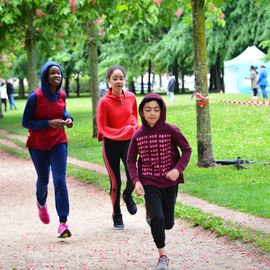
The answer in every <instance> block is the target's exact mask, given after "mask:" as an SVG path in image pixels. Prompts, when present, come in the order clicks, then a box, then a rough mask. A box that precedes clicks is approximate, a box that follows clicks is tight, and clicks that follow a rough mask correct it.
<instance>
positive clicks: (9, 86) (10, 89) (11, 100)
mask: <svg viewBox="0 0 270 270" xmlns="http://www.w3.org/2000/svg"><path fill="white" fill-rule="evenodd" d="M7 95H8V101H9V106H10V110H12V107H13V108H14V109H15V110H16V109H17V107H16V104H15V101H14V87H13V84H12V83H11V81H10V80H7Z"/></svg>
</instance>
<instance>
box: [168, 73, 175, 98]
mask: <svg viewBox="0 0 270 270" xmlns="http://www.w3.org/2000/svg"><path fill="white" fill-rule="evenodd" d="M169 76H170V77H169V83H168V94H169V97H170V102H171V103H174V102H175V98H174V91H175V89H176V79H175V77H174V76H173V74H172V73H169Z"/></svg>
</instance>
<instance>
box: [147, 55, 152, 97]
mask: <svg viewBox="0 0 270 270" xmlns="http://www.w3.org/2000/svg"><path fill="white" fill-rule="evenodd" d="M151 73H152V62H151V60H149V61H148V89H147V92H148V93H151Z"/></svg>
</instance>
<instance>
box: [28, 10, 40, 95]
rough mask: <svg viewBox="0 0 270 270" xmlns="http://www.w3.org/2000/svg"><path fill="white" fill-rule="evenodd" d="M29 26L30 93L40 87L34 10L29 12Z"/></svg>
mask: <svg viewBox="0 0 270 270" xmlns="http://www.w3.org/2000/svg"><path fill="white" fill-rule="evenodd" d="M27 16H28V24H27V27H26V38H25V47H26V52H27V80H28V88H29V93H31V92H32V91H34V90H35V89H36V88H37V87H38V79H37V57H36V48H35V45H36V36H35V28H34V25H33V21H34V10H33V8H31V9H29V10H28V14H27Z"/></svg>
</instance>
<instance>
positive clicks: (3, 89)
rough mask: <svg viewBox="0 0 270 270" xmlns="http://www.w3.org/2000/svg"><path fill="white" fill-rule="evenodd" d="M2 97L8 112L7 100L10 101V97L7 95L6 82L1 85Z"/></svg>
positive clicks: (0, 92)
mask: <svg viewBox="0 0 270 270" xmlns="http://www.w3.org/2000/svg"><path fill="white" fill-rule="evenodd" d="M0 95H1V101H2V104H4V110H5V112H6V111H7V99H8V95H7V88H6V84H5V83H4V82H2V83H1V89H0Z"/></svg>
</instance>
